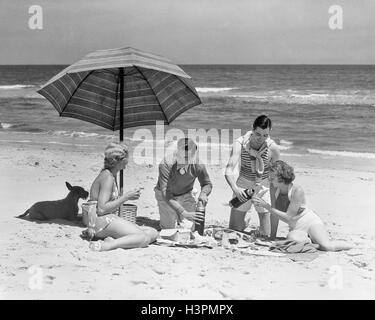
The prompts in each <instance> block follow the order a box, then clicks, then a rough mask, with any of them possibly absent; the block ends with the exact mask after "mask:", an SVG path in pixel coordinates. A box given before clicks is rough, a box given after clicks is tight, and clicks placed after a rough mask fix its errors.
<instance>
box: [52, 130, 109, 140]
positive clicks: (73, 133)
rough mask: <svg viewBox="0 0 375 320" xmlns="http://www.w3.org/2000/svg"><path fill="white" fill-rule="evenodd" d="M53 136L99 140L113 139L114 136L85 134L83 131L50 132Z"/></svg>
mask: <svg viewBox="0 0 375 320" xmlns="http://www.w3.org/2000/svg"><path fill="white" fill-rule="evenodd" d="M49 133H50V134H52V135H56V136H64V137H70V138H92V137H95V138H98V139H103V138H104V139H108V138H113V135H107V134H99V133H94V132H83V131H64V130H61V131H50V132H49Z"/></svg>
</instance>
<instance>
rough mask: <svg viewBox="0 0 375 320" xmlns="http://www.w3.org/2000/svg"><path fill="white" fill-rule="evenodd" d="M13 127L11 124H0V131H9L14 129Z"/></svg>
mask: <svg viewBox="0 0 375 320" xmlns="http://www.w3.org/2000/svg"><path fill="white" fill-rule="evenodd" d="M14 126H15V125H14V124H13V123H5V122H0V128H1V129H5V130H6V129H9V128H12V127H14Z"/></svg>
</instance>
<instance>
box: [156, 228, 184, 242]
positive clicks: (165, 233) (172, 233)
mask: <svg viewBox="0 0 375 320" xmlns="http://www.w3.org/2000/svg"><path fill="white" fill-rule="evenodd" d="M160 237H161V238H163V239H168V240H172V241H176V242H178V243H181V244H187V243H189V242H190V238H191V230H190V229H163V230H161V231H160Z"/></svg>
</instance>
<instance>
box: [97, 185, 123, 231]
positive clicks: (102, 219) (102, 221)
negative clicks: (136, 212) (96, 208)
mask: <svg viewBox="0 0 375 320" xmlns="http://www.w3.org/2000/svg"><path fill="white" fill-rule="evenodd" d="M113 186H114V188H113V191H112V194H111V198H110V199H109V201H113V200H116V199H117V198H118V197H119V192H118V187H117V183H116V179H115V180H114V182H113ZM118 213H119V209H116V210H115V211H113V212H111V213H107V214H104V215H101V216H97V218H96V221H95V226H94V230H95V233H96V234H97V233H98V232H100V231H103V230H104V229H105V228H107V227H108V226H109V224H110V223H111V222H112V221H113V220H115V219H118V218H119V216H118Z"/></svg>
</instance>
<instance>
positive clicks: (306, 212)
mask: <svg viewBox="0 0 375 320" xmlns="http://www.w3.org/2000/svg"><path fill="white" fill-rule="evenodd" d="M270 169H271V172H270V181H271V183H272V184H273V185H274V187H276V194H275V197H276V201H275V206H274V207H271V205H269V204H268V203H267V202H265V201H264V200H263V199H262V198H260V197H258V196H254V197H253V199H252V201H253V203H254V204H255V205H257V206H260V207H263V208H265V209H266V210H267V211H268V212H270V213H271V214H273V215H276V216H277V217H279V219H280V220H282V221H284V222H286V223H287V224H288V225H289V234H288V236H287V239H289V240H294V241H297V242H304V241H306V240H307V241H308V240H309V238H310V239H311V241H312V242H313V243H316V244H318V245H319V249H320V250H324V251H340V250H348V249H351V248H352V246H350V245H348V244H347V243H345V242H342V241H333V240H331V239H330V237H329V234H328V232H327V230H326V228H325V226H324V224H323V221H322V220H321V219H320V217H319V216H318V215H317V214H316V213H315V212H314V211H312V210H311V209H309V208H308V207H307V206H306V199H305V193H304V191H303V189H302V187H301V186H299V185H296V184H293V180H294V178H295V175H294V169H293V167H291V166H290V165H288V164H287V163H285V162H284V161H281V160H277V161H276V162H275V163H273V164H272V165H271V168H270Z"/></svg>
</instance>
